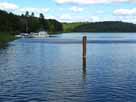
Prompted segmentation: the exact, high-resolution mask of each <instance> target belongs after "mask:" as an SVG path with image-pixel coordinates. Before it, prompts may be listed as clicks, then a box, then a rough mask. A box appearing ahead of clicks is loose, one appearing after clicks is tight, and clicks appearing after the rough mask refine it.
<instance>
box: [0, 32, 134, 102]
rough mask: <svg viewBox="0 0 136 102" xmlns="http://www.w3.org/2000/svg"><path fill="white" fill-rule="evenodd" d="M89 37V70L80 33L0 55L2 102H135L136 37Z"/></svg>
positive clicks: (17, 44)
mask: <svg viewBox="0 0 136 102" xmlns="http://www.w3.org/2000/svg"><path fill="white" fill-rule="evenodd" d="M87 36H88V45H87V66H86V70H85V69H84V68H83V66H82V44H81V39H82V34H79V33H75V34H74V33H71V34H61V35H57V36H53V37H50V38H48V39H26V38H23V39H18V40H16V41H14V42H11V43H10V44H9V46H8V47H6V48H4V49H0V102H136V34H135V33H130V34H129V33H115V34H114V33H96V34H92V33H88V34H87ZM74 41H75V42H74ZM101 41H102V42H101ZM70 42H71V43H70Z"/></svg>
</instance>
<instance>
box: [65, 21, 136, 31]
mask: <svg viewBox="0 0 136 102" xmlns="http://www.w3.org/2000/svg"><path fill="white" fill-rule="evenodd" d="M63 26H64V31H67V32H136V24H133V23H127V22H122V21H104V22H83V23H82V22H77V23H63Z"/></svg>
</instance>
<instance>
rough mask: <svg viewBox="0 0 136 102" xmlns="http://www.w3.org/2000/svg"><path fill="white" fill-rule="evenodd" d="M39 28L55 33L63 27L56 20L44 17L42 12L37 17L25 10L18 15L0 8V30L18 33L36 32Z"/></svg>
mask: <svg viewBox="0 0 136 102" xmlns="http://www.w3.org/2000/svg"><path fill="white" fill-rule="evenodd" d="M40 30H45V31H48V32H49V33H57V32H62V31H63V27H62V24H61V23H60V22H58V21H57V20H54V19H45V18H44V15H43V14H42V13H41V14H40V15H39V17H35V14H34V13H31V14H29V12H28V11H26V13H25V14H22V15H21V16H19V15H15V14H13V13H8V12H6V11H3V10H0V32H8V33H12V34H18V33H21V32H28V33H29V32H38V31H40Z"/></svg>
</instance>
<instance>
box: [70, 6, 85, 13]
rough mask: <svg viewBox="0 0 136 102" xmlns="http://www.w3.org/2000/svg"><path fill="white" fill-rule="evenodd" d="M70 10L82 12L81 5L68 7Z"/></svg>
mask: <svg viewBox="0 0 136 102" xmlns="http://www.w3.org/2000/svg"><path fill="white" fill-rule="evenodd" d="M70 10H71V11H72V12H82V11H83V10H84V9H83V8H81V7H77V6H73V7H71V8H70Z"/></svg>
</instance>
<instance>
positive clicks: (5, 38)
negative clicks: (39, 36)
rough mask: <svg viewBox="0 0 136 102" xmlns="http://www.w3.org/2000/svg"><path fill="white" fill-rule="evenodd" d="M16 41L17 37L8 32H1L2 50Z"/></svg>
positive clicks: (0, 43)
mask: <svg viewBox="0 0 136 102" xmlns="http://www.w3.org/2000/svg"><path fill="white" fill-rule="evenodd" d="M15 39H16V37H15V35H12V34H9V33H8V32H0V48H2V47H5V46H6V45H7V44H8V42H10V41H13V40H15Z"/></svg>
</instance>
